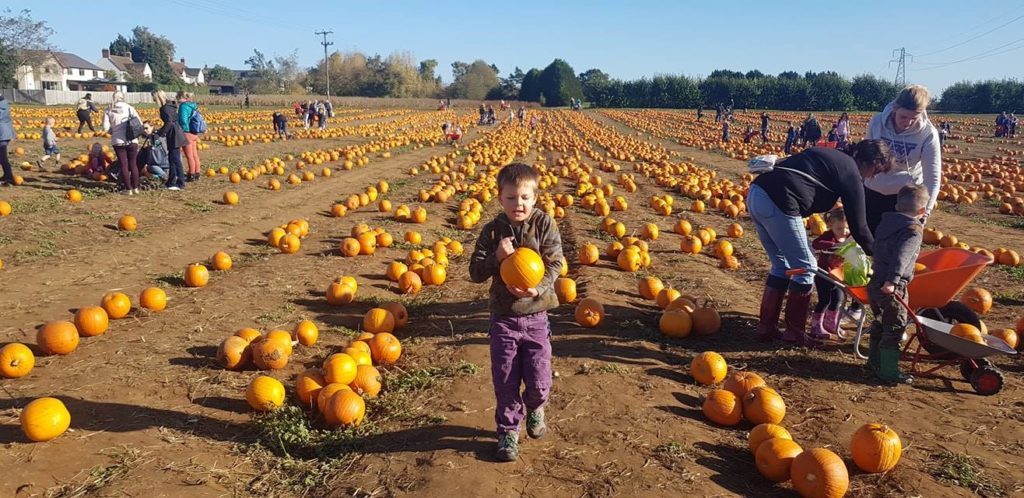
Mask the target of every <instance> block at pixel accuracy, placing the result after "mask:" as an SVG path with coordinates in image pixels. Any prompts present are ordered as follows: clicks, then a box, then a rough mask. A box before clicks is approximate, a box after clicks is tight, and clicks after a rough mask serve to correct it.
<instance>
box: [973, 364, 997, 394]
mask: <svg viewBox="0 0 1024 498" xmlns="http://www.w3.org/2000/svg"><path fill="white" fill-rule="evenodd" d="M1003 382H1004V379H1003V372H1001V371H1000V370H999V369H998V368H996V367H994V366H992V365H985V366H981V367H978V369H976V370H975V371H974V374H972V375H971V387H973V388H974V392H976V393H978V394H980V395H982V396H991V395H993V394H995V393H997V392H999V391H1001V390H1002V389H1003Z"/></svg>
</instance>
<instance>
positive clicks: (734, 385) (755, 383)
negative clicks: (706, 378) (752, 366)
mask: <svg viewBox="0 0 1024 498" xmlns="http://www.w3.org/2000/svg"><path fill="white" fill-rule="evenodd" d="M763 385H765V383H764V379H762V378H761V376H760V375H757V374H756V373H754V372H747V371H745V370H741V371H739V372H733V373H732V375H729V376H728V377H726V378H725V384H723V385H722V389H725V390H726V391H730V392H732V393H733V394H735V395H736V399H743V397H744V396H746V395H747V392H749V391H750V390H751V389H753V388H755V387H759V386H763Z"/></svg>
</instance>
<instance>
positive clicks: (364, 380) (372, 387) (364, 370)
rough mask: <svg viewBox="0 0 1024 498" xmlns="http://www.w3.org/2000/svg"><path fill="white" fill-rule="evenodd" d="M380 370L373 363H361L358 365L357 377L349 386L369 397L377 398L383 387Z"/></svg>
mask: <svg viewBox="0 0 1024 498" xmlns="http://www.w3.org/2000/svg"><path fill="white" fill-rule="evenodd" d="M380 383H381V377H380V372H378V371H377V369H376V368H374V367H373V366H372V365H359V366H358V367H356V378H355V380H353V381H352V382H351V383H350V384H349V386H350V387H351V388H352V390H353V391H355V392H356V393H358V394H365V395H366V396H367V397H369V398H376V397H377V394H378V393H380V389H381V384H380Z"/></svg>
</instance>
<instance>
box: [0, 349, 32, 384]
mask: <svg viewBox="0 0 1024 498" xmlns="http://www.w3.org/2000/svg"><path fill="white" fill-rule="evenodd" d="M35 364H36V356H35V355H34V354H32V350H31V349H29V348H28V346H26V345H24V344H21V343H18V342H12V343H10V344H6V345H4V347H2V348H0V377H4V378H6V379H17V378H20V377H24V376H26V375H28V373H29V372H31V371H32V367H34V366H35Z"/></svg>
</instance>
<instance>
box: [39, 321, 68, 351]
mask: <svg viewBox="0 0 1024 498" xmlns="http://www.w3.org/2000/svg"><path fill="white" fill-rule="evenodd" d="M36 344H37V345H38V346H39V350H40V351H42V352H43V353H44V354H48V355H54V354H60V355H64V354H68V353H70V352H72V351H74V350H75V349H76V348H78V329H77V328H75V324H73V323H71V322H67V321H63V320H59V321H53V322H49V323H47V324H46V325H43V327H42V328H40V329H39V332H38V333H37V334H36Z"/></svg>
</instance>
